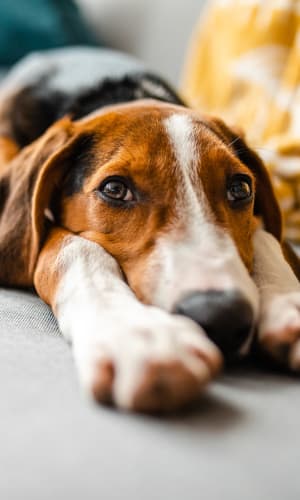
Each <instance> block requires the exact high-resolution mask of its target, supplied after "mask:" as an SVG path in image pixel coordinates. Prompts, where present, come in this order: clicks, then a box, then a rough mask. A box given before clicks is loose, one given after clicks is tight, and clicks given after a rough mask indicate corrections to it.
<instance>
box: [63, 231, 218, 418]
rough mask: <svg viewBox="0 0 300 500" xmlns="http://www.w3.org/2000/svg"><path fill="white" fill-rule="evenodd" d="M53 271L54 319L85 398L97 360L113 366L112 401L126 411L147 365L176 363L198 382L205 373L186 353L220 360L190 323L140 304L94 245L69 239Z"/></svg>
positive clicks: (115, 267) (109, 259)
mask: <svg viewBox="0 0 300 500" xmlns="http://www.w3.org/2000/svg"><path fill="white" fill-rule="evenodd" d="M55 267H56V269H58V270H59V272H60V273H61V274H62V278H61V281H60V284H59V286H58V289H57V292H56V297H55V307H54V310H55V314H56V317H57V319H58V323H59V327H60V329H61V331H62V333H63V335H64V336H65V337H66V338H67V339H68V340H69V341H70V342H71V343H72V345H73V354H74V359H75V363H76V365H77V369H78V372H79V378H80V381H81V383H82V386H83V387H84V388H85V389H86V390H87V391H88V392H89V391H90V389H91V386H92V383H93V379H94V378H95V376H97V368H98V367H99V363H101V361H102V360H109V361H111V362H112V363H113V364H114V368H115V379H114V384H113V398H114V401H115V402H116V403H117V404H118V406H120V407H124V408H130V405H131V403H132V398H133V396H134V394H135V391H136V389H137V386H138V384H139V383H140V382H141V379H142V376H143V373H144V370H145V369H146V368H147V364H148V363H149V362H150V361H153V362H163V361H169V360H174V359H175V360H179V361H180V362H182V363H183V364H184V365H186V366H187V367H188V369H189V370H191V371H192V372H193V373H194V374H195V375H196V377H197V378H198V380H199V385H201V383H202V384H203V383H205V382H206V381H207V380H208V379H209V378H210V374H209V368H208V366H206V364H205V363H204V362H203V361H201V359H200V362H199V360H198V358H197V359H196V358H195V357H194V356H192V355H191V353H190V347H191V346H194V347H195V348H196V349H199V350H200V351H204V352H205V353H206V355H207V356H208V357H209V359H211V360H212V364H215V365H216V367H217V366H218V364H219V362H220V361H219V354H218V353H217V351H216V349H215V348H214V346H213V345H212V343H211V342H209V340H208V339H207V338H206V336H205V335H204V334H203V331H202V330H201V328H199V327H198V326H197V325H195V324H194V323H193V322H191V321H189V320H187V319H185V318H181V317H176V316H171V315H169V314H167V313H165V312H164V311H162V310H160V309H156V308H154V307H151V306H146V305H144V304H142V303H140V302H139V301H138V300H137V299H136V297H135V295H134V294H133V292H132V291H131V290H130V289H129V287H128V286H127V285H126V284H125V282H124V281H123V278H122V275H121V272H120V269H119V267H118V265H117V263H116V261H115V260H114V259H113V258H112V257H111V256H110V255H109V254H108V253H107V252H106V251H105V250H104V249H103V248H101V247H100V246H99V245H97V244H96V243H93V242H91V241H88V240H85V239H83V238H80V237H78V236H70V237H68V238H67V239H66V241H65V245H64V247H63V248H62V250H61V251H60V253H59V255H58V257H57V262H56V266H55Z"/></svg>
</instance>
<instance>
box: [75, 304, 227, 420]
mask: <svg viewBox="0 0 300 500" xmlns="http://www.w3.org/2000/svg"><path fill="white" fill-rule="evenodd" d="M81 339H82V340H81V341H79V342H75V343H74V356H75V361H76V364H77V366H78V369H79V375H80V378H81V381H82V382H83V384H84V386H85V387H86V388H87V390H88V392H89V393H90V394H92V396H93V397H94V398H95V399H96V400H97V401H99V402H104V403H105V402H107V403H114V404H115V405H116V406H118V407H120V408H124V409H128V410H134V411H143V412H156V411H169V410H174V409H177V408H179V407H182V406H183V405H185V404H187V403H189V402H191V401H193V400H194V399H195V398H196V397H197V396H198V395H199V393H200V391H201V389H202V388H203V387H204V386H205V385H206V384H207V383H208V382H209V380H210V379H211V378H212V377H213V376H214V375H215V374H216V373H217V372H218V371H219V369H220V367H221V364H222V360H221V355H220V353H219V351H218V349H217V348H216V347H215V346H214V345H213V344H212V343H211V342H210V340H209V339H208V338H207V337H206V335H205V334H204V332H203V331H202V330H201V329H200V328H198V327H197V325H196V324H194V323H193V322H192V321H190V320H188V319H185V318H182V317H180V316H171V315H169V314H167V313H165V312H163V311H160V310H157V309H155V308H152V307H145V308H144V310H143V312H142V314H141V315H140V317H139V318H135V319H134V318H131V319H130V320H128V318H123V319H122V318H121V317H120V318H119V320H117V321H116V324H115V323H112V321H111V319H108V320H107V321H105V318H103V316H102V318H101V323H100V324H99V330H93V332H88V333H87V335H86V336H84V337H81ZM87 340H88V341H87Z"/></svg>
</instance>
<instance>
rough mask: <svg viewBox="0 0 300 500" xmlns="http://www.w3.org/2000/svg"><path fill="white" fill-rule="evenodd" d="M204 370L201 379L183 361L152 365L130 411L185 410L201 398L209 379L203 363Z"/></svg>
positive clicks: (138, 389)
mask: <svg viewBox="0 0 300 500" xmlns="http://www.w3.org/2000/svg"><path fill="white" fill-rule="evenodd" d="M199 368H200V366H199ZM201 370H202V377H201V379H200V378H199V377H197V376H196V375H195V374H194V373H192V371H190V370H189V369H188V368H187V367H186V366H185V365H184V364H183V363H181V362H180V361H169V362H165V363H159V362H153V363H149V365H148V366H147V367H146V369H145V371H144V375H143V376H142V377H141V380H140V383H139V384H138V387H137V389H136V391H135V392H134V394H133V396H132V400H131V403H130V406H131V409H133V410H134V411H139V412H165V411H172V410H176V409H177V408H180V407H182V406H184V405H185V404H187V403H188V402H190V401H192V400H194V399H195V398H196V397H197V396H198V395H199V393H200V390H201V388H202V387H203V386H204V385H205V383H206V382H207V381H208V380H209V378H210V374H209V369H208V367H207V365H206V364H205V363H204V362H201Z"/></svg>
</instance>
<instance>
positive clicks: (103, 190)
mask: <svg viewBox="0 0 300 500" xmlns="http://www.w3.org/2000/svg"><path fill="white" fill-rule="evenodd" d="M99 192H100V194H101V196H102V197H103V198H104V199H105V200H108V201H110V200H111V201H117V202H118V201H119V202H122V201H125V202H126V201H132V200H133V199H134V196H133V194H132V191H131V190H130V189H129V187H128V185H127V183H126V181H125V180H121V179H116V178H115V179H106V180H105V181H104V182H102V184H101V186H100V188H99Z"/></svg>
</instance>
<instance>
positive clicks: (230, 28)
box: [182, 0, 300, 242]
mask: <svg viewBox="0 0 300 500" xmlns="http://www.w3.org/2000/svg"><path fill="white" fill-rule="evenodd" d="M182 93H183V97H185V99H186V101H187V102H188V103H189V104H190V105H191V106H192V107H195V108H198V109H200V110H204V111H208V112H210V113H214V114H217V115H219V116H222V117H223V118H224V119H225V120H226V121H227V122H228V123H229V124H235V125H238V126H241V127H242V128H243V129H244V131H245V132H246V137H247V140H248V142H249V144H250V145H251V146H252V147H253V148H254V149H256V151H257V152H258V154H260V156H261V157H262V158H263V159H264V160H265V162H266V164H267V166H268V167H269V169H270V172H271V174H272V177H273V181H274V186H275V190H276V193H277V196H278V199H279V201H280V204H281V208H282V211H283V214H284V221H285V236H286V237H288V238H289V239H292V240H294V241H298V242H300V0H211V1H208V2H207V7H206V12H205V13H204V16H202V17H201V20H200V23H199V25H198V26H197V27H196V30H195V33H194V36H193V38H192V41H191V44H190V48H189V50H188V55H187V61H186V65H185V69H184V74H183V82H182Z"/></svg>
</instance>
